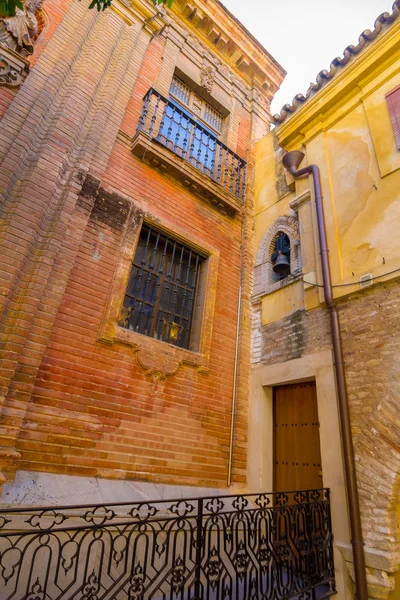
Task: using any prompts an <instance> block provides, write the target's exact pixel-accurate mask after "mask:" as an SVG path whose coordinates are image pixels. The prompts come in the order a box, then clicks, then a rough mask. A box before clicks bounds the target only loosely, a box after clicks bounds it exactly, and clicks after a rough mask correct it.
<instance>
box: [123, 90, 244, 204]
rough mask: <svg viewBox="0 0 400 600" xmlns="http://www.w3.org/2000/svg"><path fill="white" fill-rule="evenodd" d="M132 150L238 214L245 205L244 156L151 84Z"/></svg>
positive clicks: (197, 191) (212, 202)
mask: <svg viewBox="0 0 400 600" xmlns="http://www.w3.org/2000/svg"><path fill="white" fill-rule="evenodd" d="M132 152H133V153H134V154H135V155H136V156H138V157H139V158H140V159H142V160H143V161H145V162H147V163H149V164H151V165H152V166H155V167H156V168H159V169H160V170H161V171H164V172H165V173H166V174H167V175H169V176H170V177H173V178H174V179H177V180H179V181H180V182H181V183H182V184H183V185H184V186H186V187H188V188H189V189H190V190H191V191H192V192H193V193H194V194H196V196H199V197H201V198H202V199H203V200H206V201H207V202H210V203H211V204H213V205H215V206H216V207H217V208H218V209H219V210H221V211H222V212H225V213H228V214H235V213H236V212H238V211H239V210H240V208H241V206H242V205H243V202H244V197H245V181H246V162H245V161H244V160H243V159H242V158H240V157H239V156H237V155H236V154H235V153H234V152H232V150H230V149H229V148H228V147H227V146H225V144H223V143H222V142H221V141H220V140H219V139H218V137H217V136H216V135H214V134H213V133H212V131H211V130H210V129H208V128H207V126H206V125H203V124H202V123H200V122H199V121H198V120H197V119H196V118H195V117H194V116H193V115H192V114H191V113H190V112H189V111H187V110H186V109H184V108H183V107H181V106H180V105H179V104H178V103H176V102H174V101H173V100H169V99H167V98H165V97H164V96H162V95H161V94H160V93H159V92H157V91H156V90H154V89H153V88H151V89H150V90H149V91H148V92H147V94H146V96H145V97H144V102H143V109H142V113H141V115H140V119H139V124H138V128H137V132H136V134H135V136H134V138H133V142H132Z"/></svg>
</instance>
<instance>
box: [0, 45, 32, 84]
mask: <svg viewBox="0 0 400 600" xmlns="http://www.w3.org/2000/svg"><path fill="white" fill-rule="evenodd" d="M29 64H30V63H29V61H28V60H27V59H26V58H24V57H23V56H20V55H19V54H18V53H17V52H13V50H10V49H9V48H6V47H5V46H3V44H0V87H8V88H17V87H19V86H20V85H21V83H22V82H23V81H24V79H25V78H26V76H27V75H28V72H29Z"/></svg>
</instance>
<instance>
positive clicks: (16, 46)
mask: <svg viewBox="0 0 400 600" xmlns="http://www.w3.org/2000/svg"><path fill="white" fill-rule="evenodd" d="M42 3H43V0H25V1H24V3H23V4H24V8H23V10H21V9H20V8H17V9H16V11H15V15H14V16H13V17H7V18H5V17H4V18H0V44H2V45H3V46H5V47H6V48H9V49H10V50H13V51H14V52H16V53H17V54H19V55H20V56H24V57H25V56H29V55H30V54H32V53H33V39H34V38H35V36H36V34H37V32H38V28H39V24H38V20H37V18H36V15H35V13H36V12H37V11H38V10H39V9H40V8H41V6H42Z"/></svg>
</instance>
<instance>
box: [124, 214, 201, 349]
mask: <svg viewBox="0 0 400 600" xmlns="http://www.w3.org/2000/svg"><path fill="white" fill-rule="evenodd" d="M154 237H155V238H156V241H154ZM171 251H172V258H171V256H170V254H171ZM187 257H189V258H187ZM206 260H207V257H206V256H204V253H203V254H202V253H199V252H198V251H197V250H194V249H193V248H192V247H191V246H188V245H187V244H183V243H182V242H181V241H180V240H177V239H176V238H175V237H171V236H169V235H166V233H165V232H162V231H160V230H159V229H157V228H155V227H153V226H150V225H149V224H148V223H146V222H143V223H142V226H141V228H140V232H139V236H138V243H137V245H136V250H135V254H134V256H133V261H132V265H131V270H130V274H129V278H128V285H127V288H126V290H125V296H124V302H123V309H122V311H121V312H122V313H123V315H122V318H121V319H120V321H119V325H120V326H121V327H123V328H125V329H128V330H129V331H135V329H133V328H131V327H132V325H133V324H130V310H131V308H127V307H126V304H128V305H130V306H131V307H132V306H135V305H136V304H137V303H139V304H140V306H141V309H140V312H142V308H143V307H147V309H148V311H147V312H148V314H147V316H146V315H145V312H146V311H143V314H142V316H141V315H140V314H139V316H138V317H137V319H136V331H137V332H138V333H140V334H141V335H146V336H148V337H150V338H155V339H159V340H160V341H163V342H166V343H171V344H173V345H174V346H177V347H179V348H185V349H190V348H191V347H192V345H193V336H192V331H193V321H194V317H195V313H196V299H197V294H198V289H199V283H200V280H201V276H202V270H203V268H204V263H205V261H206ZM174 267H177V269H178V272H177V273H176V274H175V268H174ZM139 273H140V275H139ZM185 274H186V275H185ZM180 275H181V277H180ZM137 277H138V278H139V289H136V290H131V289H130V283H131V281H132V280H135V279H136V278H137ZM185 277H186V282H185ZM193 279H194V281H193ZM142 281H143V282H145V283H144V290H141V286H142ZM150 282H152V283H150ZM152 284H153V285H154V289H153V285H152ZM169 288H171V290H170V293H168V290H169ZM142 291H143V292H144V293H141V292H142ZM154 291H155V292H156V293H155V294H154V298H151V295H153V293H154ZM182 291H183V298H184V299H185V301H184V303H183V305H180V304H179V292H182ZM171 296H172V299H171ZM179 313H180V314H179ZM160 315H161V316H162V319H160ZM142 317H143V318H142ZM178 319H179V326H180V327H181V331H182V332H183V333H184V338H183V340H179V336H178V335H177V338H176V340H175V341H173V340H172V341H171V329H172V328H171V327H169V331H168V338H167V339H163V338H164V336H165V335H166V334H165V331H166V330H168V325H172V323H176V321H177V320H178ZM124 321H126V325H124V324H123V322H124ZM176 324H177V325H178V323H176ZM133 326H134V325H133ZM146 326H147V327H148V332H147V333H146ZM166 326H167V327H166ZM143 328H144V329H145V331H141V329H143ZM164 330H165V331H164ZM178 340H179V341H182V342H183V344H184V345H180V344H179V343H178Z"/></svg>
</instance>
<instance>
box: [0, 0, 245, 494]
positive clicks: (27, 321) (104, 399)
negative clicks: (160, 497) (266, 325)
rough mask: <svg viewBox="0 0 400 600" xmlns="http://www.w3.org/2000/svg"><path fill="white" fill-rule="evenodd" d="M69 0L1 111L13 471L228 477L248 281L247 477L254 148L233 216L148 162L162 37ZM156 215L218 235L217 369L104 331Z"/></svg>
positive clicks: (1, 331) (6, 422) (3, 327)
mask: <svg viewBox="0 0 400 600" xmlns="http://www.w3.org/2000/svg"><path fill="white" fill-rule="evenodd" d="M59 10H61V9H60V5H59V4H55V6H54V15H52V16H51V19H50V25H49V31H51V33H52V35H51V37H50V38H49V40H48V41H47V38H46V39H45V38H44V37H43V38H40V39H39V42H38V45H39V43H40V44H41V46H40V49H41V52H40V53H39V56H38V57H36V58H35V65H34V68H33V69H32V71H31V73H30V74H29V76H28V78H27V80H26V82H25V83H24V85H23V86H22V87H21V89H20V90H19V91H18V93H17V94H16V95H14V100H13V101H11V102H10V103H8V105H7V102H6V103H5V104H4V109H5V110H4V116H3V120H2V126H3V128H4V131H5V132H6V134H5V135H3V137H2V138H1V144H0V157H1V158H2V160H3V162H2V166H1V171H0V185H1V193H2V199H3V207H5V213H4V214H5V215H6V217H5V218H4V219H3V222H2V224H1V225H2V232H3V237H2V238H1V240H0V247H1V248H0V249H1V252H2V256H3V257H4V261H3V265H2V273H1V277H2V279H1V281H2V294H1V296H0V300H1V302H2V305H3V320H2V322H1V323H0V336H1V339H2V341H3V344H4V352H3V355H2V364H1V366H2V370H1V384H2V387H1V391H2V397H1V401H2V404H1V406H2V413H1V424H2V434H3V441H2V448H0V463H1V466H2V472H3V473H4V476H5V477H7V478H8V479H12V478H13V476H14V474H15V470H16V469H25V470H33V471H47V472H51V473H64V474H74V475H87V476H101V477H109V478H127V479H138V480H149V481H154V482H157V481H162V482H169V483H175V484H190V485H205V486H224V485H225V483H226V477H227V466H228V465H227V462H228V452H229V435H230V414H231V402H232V391H233V373H234V353H235V336H236V321H237V301H238V293H239V287H240V285H242V290H243V303H242V327H241V334H240V369H239V374H238V407H237V419H236V423H235V438H234V440H235V451H234V463H233V481H234V482H238V483H244V482H245V473H246V444H247V389H248V375H249V353H250V329H249V322H250V319H249V316H250V309H249V298H250V284H251V264H252V261H253V257H252V251H251V248H252V235H253V232H252V218H251V215H252V194H253V170H254V160H253V159H251V160H250V162H249V165H250V168H249V173H248V176H249V188H248V190H249V191H248V199H247V202H246V204H245V207H244V208H243V209H242V210H241V211H240V212H239V213H238V214H237V215H236V216H234V217H230V216H227V215H224V214H222V213H221V212H219V211H218V210H217V209H215V208H213V207H211V206H209V205H208V204H206V203H205V202H204V201H203V200H201V199H199V198H197V197H196V195H195V194H193V193H191V192H189V191H188V190H187V189H186V188H185V187H184V186H183V185H182V184H180V183H178V182H177V181H175V180H173V179H170V178H169V177H168V175H166V174H163V173H160V172H159V171H157V170H156V169H155V168H152V167H150V166H148V165H146V164H145V163H142V162H141V161H140V160H139V159H138V158H136V157H135V156H134V155H133V154H132V152H131V150H130V138H131V137H132V135H133V134H134V133H135V130H136V126H137V122H138V118H139V114H140V111H141V109H142V101H143V95H144V94H145V92H146V91H147V90H148V88H149V87H151V86H153V85H154V84H155V83H156V82H157V81H158V79H159V77H160V66H161V64H162V58H163V52H164V49H165V39H164V37H163V36H156V37H155V38H154V39H153V38H152V37H151V36H150V34H149V33H148V32H146V31H144V30H143V29H142V28H141V27H140V24H139V26H131V27H128V26H127V24H126V23H125V22H124V21H123V20H122V19H120V18H119V17H117V15H116V14H115V13H113V12H112V11H106V13H105V14H101V15H98V14H97V12H96V11H87V7H86V5H84V3H80V2H79V3H76V2H75V3H73V4H72V5H71V7H70V9H69V11H68V12H67V14H66V15H65V16H64V19H63V20H62V21H61V23H60V25H59V27H56V26H54V23H56V21H57V19H58V15H59ZM51 23H53V24H51ZM44 34H45V32H44ZM99 39H101V40H102V42H101V47H99V43H98V40H99ZM72 40H73V43H71V41H72ZM164 75H165V72H164ZM11 96H12V95H11ZM11 96H10V98H11ZM4 97H5V96H4ZM11 99H12V98H11ZM235 114H236V118H237V124H238V131H237V134H236V142H237V145H235V147H232V149H233V150H234V151H237V152H239V153H240V154H241V156H243V157H244V158H246V155H247V154H248V153H249V149H250V150H251V147H252V146H251V142H252V140H253V139H254V131H255V127H256V124H257V119H256V118H254V119H253V118H252V117H251V116H249V112H248V110H247V109H246V110H245V109H244V108H243V109H238V110H236V113H235ZM249 156H250V158H251V156H252V155H251V152H250V154H249ZM253 158H254V157H253ZM144 215H145V216H146V217H147V218H151V219H152V220H153V221H155V222H157V220H159V219H162V220H163V222H167V223H168V224H169V227H170V229H171V231H172V232H173V230H174V227H176V228H177V229H179V230H180V231H184V232H185V235H186V237H187V238H188V239H190V238H191V236H193V237H195V238H196V240H200V244H201V243H202V242H204V245H205V246H206V245H209V246H212V247H214V248H216V249H217V250H218V251H219V267H218V273H217V277H216V281H215V282H214V283H213V285H215V286H216V290H215V291H216V302H215V309H214V320H213V330H212V338H211V340H212V341H211V348H210V357H209V363H208V372H204V369H197V368H196V367H194V366H192V365H186V364H183V365H182V366H180V367H179V369H178V371H177V373H176V374H174V375H173V376H169V377H166V378H162V377H161V378H157V377H149V375H148V374H146V371H145V369H143V368H142V367H141V365H140V362H139V361H138V360H137V356H136V354H135V348H134V347H133V346H132V345H130V344H128V343H121V342H118V341H116V342H115V343H114V344H108V345H107V344H105V343H103V342H101V341H99V340H98V338H99V332H100V330H101V327H102V323H103V320H104V316H105V313H106V310H107V306H108V304H109V302H110V301H112V302H113V301H116V302H117V301H118V300H119V298H120V297H119V298H117V299H115V298H111V299H110V289H111V288H112V285H113V281H114V279H115V274H116V272H117V270H118V268H119V265H120V263H121V261H122V255H123V252H124V246H123V244H124V238H125V237H126V235H127V232H128V230H132V231H133V229H134V228H135V227H138V225H140V223H141V220H142V218H143V216H144ZM120 292H121V290H120ZM121 293H123V292H121ZM168 352H169V349H168V346H167V345H166V346H165V354H166V355H167V354H168Z"/></svg>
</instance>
